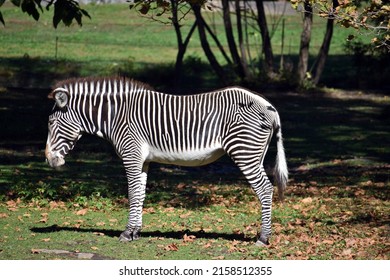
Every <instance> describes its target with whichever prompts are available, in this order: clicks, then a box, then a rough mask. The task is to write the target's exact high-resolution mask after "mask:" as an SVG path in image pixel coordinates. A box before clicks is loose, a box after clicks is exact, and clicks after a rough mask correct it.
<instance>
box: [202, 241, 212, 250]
mask: <svg viewBox="0 0 390 280" xmlns="http://www.w3.org/2000/svg"><path fill="white" fill-rule="evenodd" d="M211 246H213V245H211V243H210V242H209V243H207V244H205V245H203V248H205V249H207V248H210V247H211Z"/></svg>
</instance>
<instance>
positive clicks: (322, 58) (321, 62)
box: [313, 0, 339, 85]
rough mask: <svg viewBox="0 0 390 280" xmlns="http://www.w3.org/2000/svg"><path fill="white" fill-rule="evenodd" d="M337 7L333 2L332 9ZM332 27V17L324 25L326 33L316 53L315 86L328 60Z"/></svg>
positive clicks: (334, 1)
mask: <svg viewBox="0 0 390 280" xmlns="http://www.w3.org/2000/svg"><path fill="white" fill-rule="evenodd" d="M338 5H339V3H338V1H337V0H333V9H335V8H336V7H337V6H338ZM333 25H334V18H333V17H330V18H328V21H327V23H326V32H325V36H324V40H323V42H322V46H321V49H320V52H319V53H318V56H317V64H316V67H315V71H314V78H313V83H314V84H315V85H317V84H318V82H319V81H320V78H321V75H322V72H323V71H324V68H325V62H326V59H327V58H328V53H329V47H330V43H331V41H332V36H333Z"/></svg>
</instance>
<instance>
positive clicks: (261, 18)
mask: <svg viewBox="0 0 390 280" xmlns="http://www.w3.org/2000/svg"><path fill="white" fill-rule="evenodd" d="M256 7H257V23H258V25H259V27H260V32H261V38H262V41H263V52H264V57H265V70H266V73H267V75H268V76H271V75H272V73H273V71H274V66H273V65H274V55H273V53H272V45H271V38H270V36H269V31H268V26H267V19H266V17H265V11H264V6H263V0H256Z"/></svg>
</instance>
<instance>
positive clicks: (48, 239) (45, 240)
mask: <svg viewBox="0 0 390 280" xmlns="http://www.w3.org/2000/svg"><path fill="white" fill-rule="evenodd" d="M41 240H42V241H43V242H49V241H50V237H49V238H43V239H41Z"/></svg>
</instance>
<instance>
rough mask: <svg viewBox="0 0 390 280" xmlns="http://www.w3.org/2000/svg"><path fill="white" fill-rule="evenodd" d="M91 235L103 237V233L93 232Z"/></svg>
mask: <svg viewBox="0 0 390 280" xmlns="http://www.w3.org/2000/svg"><path fill="white" fill-rule="evenodd" d="M92 234H94V235H98V236H104V235H105V234H104V233H103V232H93V233H92Z"/></svg>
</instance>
